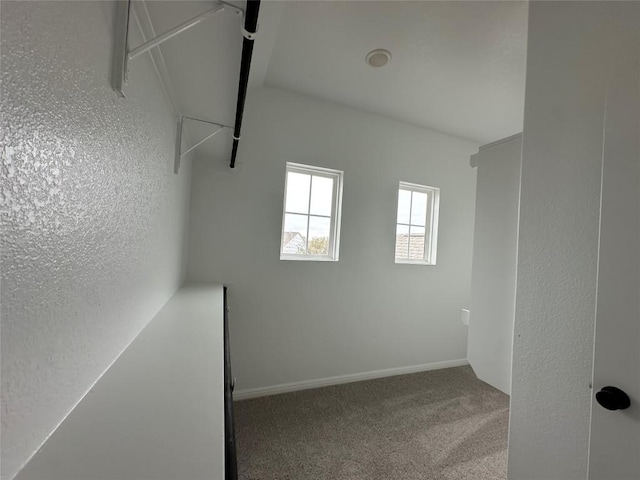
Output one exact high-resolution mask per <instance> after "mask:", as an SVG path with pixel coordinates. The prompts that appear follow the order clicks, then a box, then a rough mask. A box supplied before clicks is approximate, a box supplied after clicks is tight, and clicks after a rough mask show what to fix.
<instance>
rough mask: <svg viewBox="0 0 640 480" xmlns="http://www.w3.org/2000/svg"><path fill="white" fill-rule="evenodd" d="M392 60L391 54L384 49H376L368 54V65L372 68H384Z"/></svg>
mask: <svg viewBox="0 0 640 480" xmlns="http://www.w3.org/2000/svg"><path fill="white" fill-rule="evenodd" d="M390 60H391V52H390V51H389V50H385V49H384V48H376V49H375V50H371V51H370V52H369V53H367V63H368V64H369V65H371V66H372V67H384V66H385V65H386V64H387V63H389V61H390Z"/></svg>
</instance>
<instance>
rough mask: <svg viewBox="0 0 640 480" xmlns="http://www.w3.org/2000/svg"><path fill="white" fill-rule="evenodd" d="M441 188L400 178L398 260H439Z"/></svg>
mask: <svg viewBox="0 0 640 480" xmlns="http://www.w3.org/2000/svg"><path fill="white" fill-rule="evenodd" d="M439 203H440V189H439V188H435V187H426V186H424V185H416V184H414V183H406V182H400V188H399V189H398V220H397V222H396V223H397V224H396V263H417V264H423V265H435V264H436V247H437V243H438V209H439Z"/></svg>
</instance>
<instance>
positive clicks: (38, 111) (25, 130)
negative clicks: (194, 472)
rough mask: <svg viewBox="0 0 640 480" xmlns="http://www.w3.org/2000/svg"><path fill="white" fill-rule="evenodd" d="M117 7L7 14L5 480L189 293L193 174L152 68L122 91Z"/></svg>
mask: <svg viewBox="0 0 640 480" xmlns="http://www.w3.org/2000/svg"><path fill="white" fill-rule="evenodd" d="M113 7H114V4H113V3H112V2H68V3H67V2H6V3H5V2H3V4H2V24H1V31H2V33H1V35H2V114H3V115H2V147H3V148H2V180H1V191H2V195H1V197H0V205H1V207H0V208H1V209H2V294H1V301H2V474H1V476H2V479H3V480H5V479H10V478H12V477H13V476H14V474H15V473H16V472H17V470H18V469H19V468H20V467H21V466H22V465H23V464H24V463H25V462H26V461H27V460H28V459H29V457H30V456H31V455H32V454H33V453H34V452H35V451H36V449H37V448H38V447H39V446H40V445H41V444H42V442H44V440H45V439H46V438H47V436H48V435H49V434H50V433H51V432H52V431H53V430H54V429H55V427H56V426H57V425H58V424H59V422H60V421H61V420H62V419H63V418H64V417H65V416H66V415H67V414H68V413H69V412H70V411H71V409H72V408H73V406H74V405H75V404H76V402H78V401H79V400H80V398H81V397H82V396H83V395H84V394H85V393H86V392H87V390H88V389H89V388H90V387H91V385H92V384H93V383H94V382H95V380H96V379H97V378H98V377H99V376H100V375H101V374H102V373H103V372H104V371H105V369H106V368H107V367H108V366H109V365H110V364H111V363H112V362H113V360H114V359H115V358H116V357H117V355H118V354H119V353H120V352H121V351H122V350H123V349H124V348H125V346H126V345H127V344H128V343H129V342H130V341H131V340H132V339H133V338H134V337H135V336H136V334H137V333H138V332H139V331H140V330H141V329H142V328H143V327H144V326H145V325H146V323H147V322H148V321H149V320H150V319H151V318H152V317H153V316H154V315H155V313H156V312H157V311H158V310H159V309H160V308H161V307H162V305H163V304H164V303H165V302H166V301H167V299H169V298H170V297H171V295H172V294H173V293H174V292H175V291H176V289H177V288H178V286H179V285H180V284H181V281H182V277H183V273H184V272H183V270H184V269H183V265H184V263H183V256H184V252H185V247H186V242H185V241H184V230H185V221H186V220H187V219H188V214H187V209H188V203H189V182H190V172H189V167H188V165H185V168H184V169H183V170H182V171H181V174H180V176H176V175H174V174H173V172H172V169H173V151H174V146H173V145H174V141H173V139H174V136H175V123H174V117H173V115H172V113H171V111H170V110H169V108H168V107H167V103H166V101H165V98H164V94H163V91H162V90H161V88H160V85H159V83H158V80H157V78H156V76H155V74H154V72H153V70H152V67H151V64H150V63H149V60H148V59H147V58H145V57H141V58H139V59H136V61H135V62H134V63H133V64H132V69H131V72H130V85H129V88H128V94H129V96H128V98H127V99H126V100H125V99H121V98H118V97H117V96H116V94H115V93H114V92H113V91H112V90H111V88H110V86H109V76H110V62H111V48H112V43H113V38H112V35H113V15H112V14H113Z"/></svg>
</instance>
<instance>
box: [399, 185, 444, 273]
mask: <svg viewBox="0 0 640 480" xmlns="http://www.w3.org/2000/svg"><path fill="white" fill-rule="evenodd" d="M400 190H409V191H411V192H421V193H426V194H427V206H428V210H427V218H426V221H425V238H428V240H429V241H428V242H427V241H425V242H424V259H423V260H417V259H415V258H397V257H396V256H395V245H396V241H397V234H396V237H395V238H394V243H393V244H394V250H393V251H394V259H395V263H399V264H406V265H436V257H437V253H438V223H439V222H438V220H439V218H440V189H439V188H438V187H429V186H427V185H419V184H417V183H409V182H400V183H399V185H398V195H396V202H397V203H396V223H395V226H396V228H395V231H396V232H397V229H398V225H408V226H411V215H409V224H405V223H399V222H398V213H397V212H398V206H399V200H400V195H399V193H400ZM416 226H417V225H416Z"/></svg>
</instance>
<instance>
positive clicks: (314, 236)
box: [284, 172, 334, 255]
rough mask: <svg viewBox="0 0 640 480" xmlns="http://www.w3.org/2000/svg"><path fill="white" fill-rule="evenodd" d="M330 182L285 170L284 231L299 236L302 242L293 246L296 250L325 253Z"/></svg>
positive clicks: (327, 234) (320, 177) (329, 211)
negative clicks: (297, 245) (295, 246)
mask: <svg viewBox="0 0 640 480" xmlns="http://www.w3.org/2000/svg"><path fill="white" fill-rule="evenodd" d="M333 182H334V180H333V179H332V178H327V177H322V176H317V175H308V174H304V173H297V172H287V196H286V201H285V219H284V231H285V233H287V232H296V233H299V234H300V237H302V242H304V243H303V245H300V246H299V247H297V249H298V252H297V253H310V254H319V255H326V254H327V253H328V249H329V237H330V234H331V211H332V206H333V205H332V202H333V191H334V186H333ZM293 241H296V240H295V239H293ZM297 241H299V242H300V239H298V240H297ZM307 245H308V248H307ZM307 250H308V251H307Z"/></svg>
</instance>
